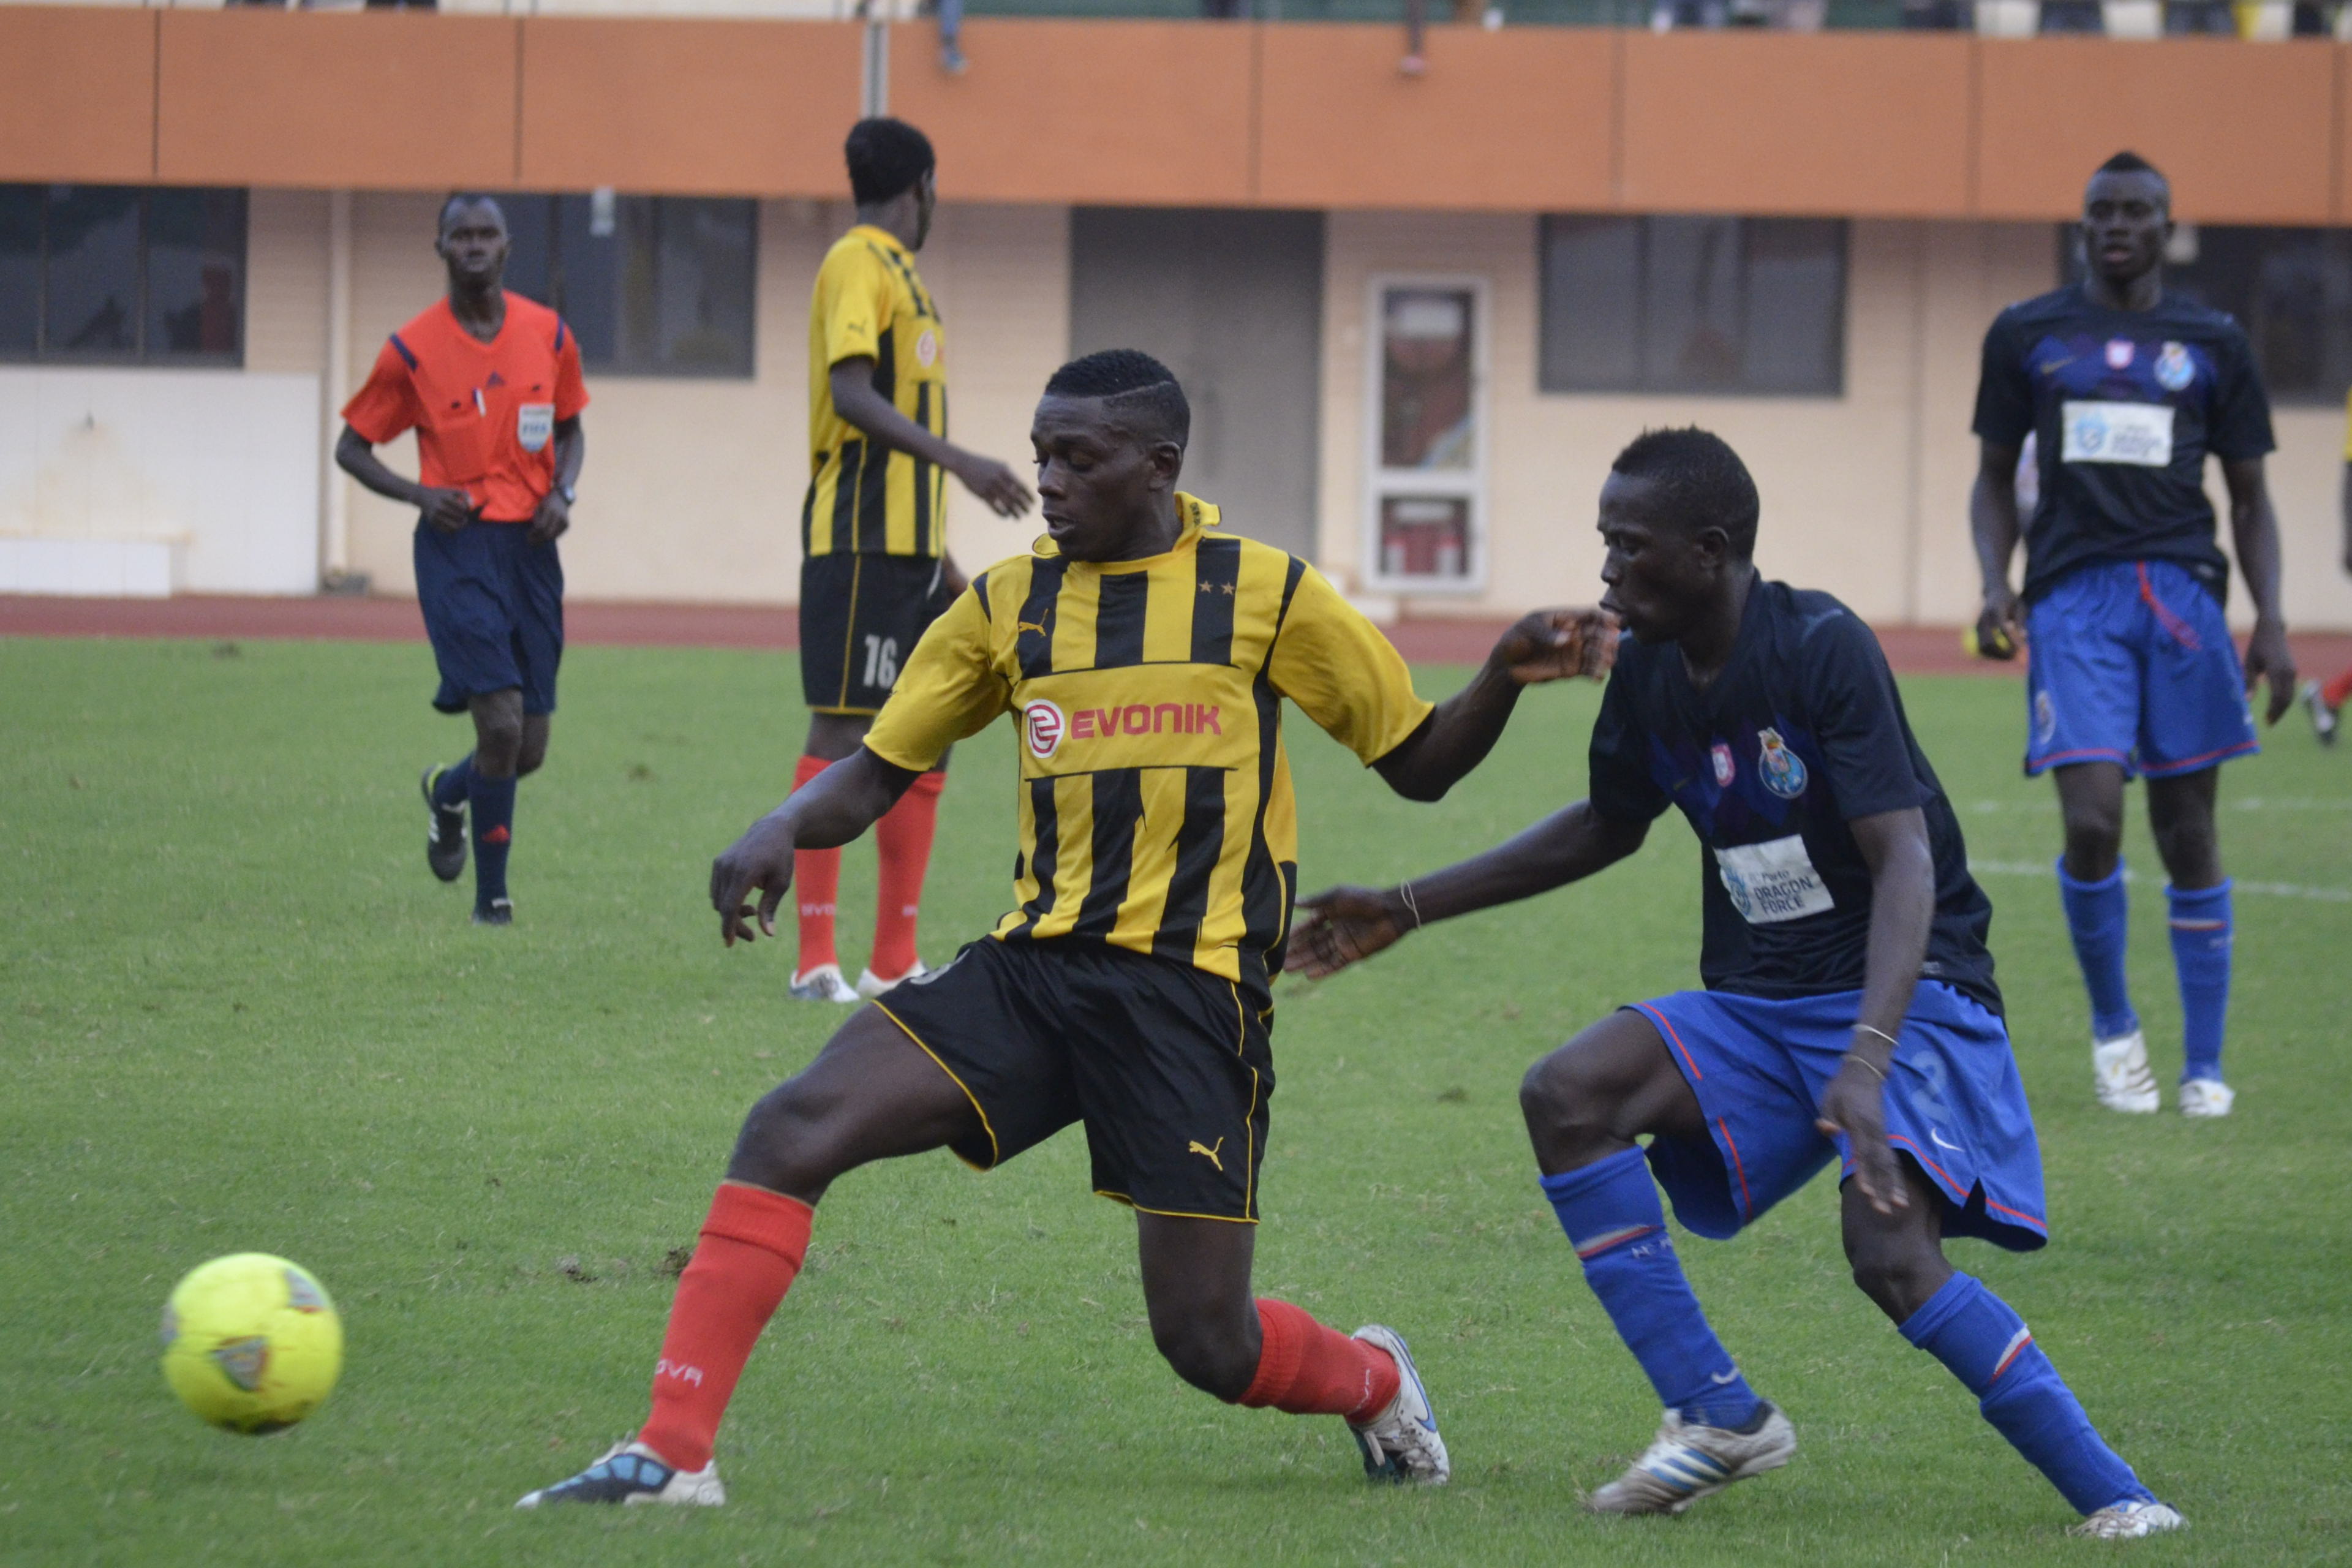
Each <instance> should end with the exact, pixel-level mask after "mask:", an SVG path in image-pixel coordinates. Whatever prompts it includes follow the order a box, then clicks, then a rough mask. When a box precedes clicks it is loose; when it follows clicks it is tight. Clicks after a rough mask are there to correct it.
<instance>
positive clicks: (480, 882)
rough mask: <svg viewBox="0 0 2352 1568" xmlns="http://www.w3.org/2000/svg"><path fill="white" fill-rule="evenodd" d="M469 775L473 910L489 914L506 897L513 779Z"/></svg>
mask: <svg viewBox="0 0 2352 1568" xmlns="http://www.w3.org/2000/svg"><path fill="white" fill-rule="evenodd" d="M466 771H467V773H469V774H470V775H472V777H471V782H470V783H469V784H467V790H466V793H467V798H468V799H469V800H470V801H471V802H472V803H473V811H472V814H471V816H472V821H473V828H474V909H475V911H476V912H477V913H479V914H488V913H489V912H490V905H491V904H492V903H493V902H495V901H497V900H499V899H503V898H505V897H506V896H507V851H508V850H509V849H510V848H512V847H514V804H515V781H514V780H512V779H510V778H506V779H494V778H488V777H485V776H484V775H483V774H482V773H480V772H479V771H478V770H477V769H474V768H471V767H469V768H467V770H466Z"/></svg>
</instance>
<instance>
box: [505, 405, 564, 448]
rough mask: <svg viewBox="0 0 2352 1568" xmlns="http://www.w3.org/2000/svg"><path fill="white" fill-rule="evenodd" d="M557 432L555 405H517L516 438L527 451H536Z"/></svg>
mask: <svg viewBox="0 0 2352 1568" xmlns="http://www.w3.org/2000/svg"><path fill="white" fill-rule="evenodd" d="M554 434H555V405H554V404H552V403H524V404H519V405H516V407H515V440H516V441H518V442H519V443H520V444H521V447H522V449H523V450H524V451H526V452H536V451H538V450H540V449H541V447H545V446H546V445H547V441H548V437H551V436H553V435H554Z"/></svg>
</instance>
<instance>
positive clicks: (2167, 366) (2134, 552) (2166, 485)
mask: <svg viewBox="0 0 2352 1568" xmlns="http://www.w3.org/2000/svg"><path fill="white" fill-rule="evenodd" d="M1976 433H1977V435H1978V436H1979V437H1980V438H1982V439H1984V440H1986V441H1990V442H1991V443H1992V444H1993V445H1995V446H2000V447H2021V446H2023V445H2024V444H2025V437H2026V436H2027V435H2028V434H2032V436H2034V437H2035V445H2036V447H2038V449H2039V458H2040V464H2041V471H2042V497H2041V500H2040V502H2039V503H2038V504H2037V505H2036V506H2035V507H2034V509H2033V515H2032V517H2031V518H2029V519H2027V520H2026V522H2025V597H2026V598H2027V599H2028V600H2029V601H2030V600H2033V599H2037V598H2040V597H2041V596H2042V594H2043V593H2045V592H2046V591H2047V590H2048V589H2049V587H2050V585H2051V584H2053V583H2055V582H2056V581H2057V580H2058V579H2059V578H2060V577H2062V576H2063V575H2065V574H2067V573H2068V572H2071V571H2073V570H2074V568H2075V567H2077V566H2081V565H2084V564H2086V563H2090V562H2094V561H2147V560H2159V559H2161V560H2171V561H2178V562H2179V563H2182V564H2183V565H2185V566H2187V567H2188V568H2189V571H2191V572H2193V573H2195V574H2196V575H2197V577H2198V580H2199V581H2200V582H2202V583H2203V584H2205V585H2206V586H2207V587H2208V588H2210V589H2211V590H2212V591H2213V593H2214V595H2215V596H2216V597H2221V596H2222V595H2225V594H2226V593H2227V591H2228V588H2229V563H2228V562H2227V561H2226V560H2225V559H2224V558H2223V556H2222V554H2221V550H2220V549H2219V548H2218V547H2217V546H2216V545H2215V544H2214V542H2213V503H2212V502H2210V501H2209V500H2206V499H2205V456H2206V454H2207V453H2209V452H2210V453H2211V454H2212V455H2213V456H2215V457H2217V458H2223V459H2225V460H2236V459H2241V458H2259V457H2262V456H2263V454H2265V453H2267V452H2268V451H2270V450H2271V448H2272V447H2273V445H2275V443H2274V442H2273V440H2272V439H2271V405H2270V399H2269V398H2268V397H2267V396H2266V395H2264V394H2263V383H2262V377H2261V375H2260V374H2257V373H2256V371H2255V369H2254V356H2253V349H2252V345H2251V344H2250V343H2248V342H2247V341H2246V334H2245V331H2244V329H2243V328H2242V327H2240V326H2239V325H2238V323H2237V321H2236V320H2235V319H2234V318H2233V317H2231V316H2230V315H2229V314H2227V313H2226V312H2224V311H2221V310H2208V309H2207V308H2206V307H2204V306H2202V305H2200V304H2197V303H2196V302H2194V301H2193V300H2187V299H2183V298H2182V297H2180V296H2179V295H2177V294H2167V295H2165V296H2164V297H2163V299H2162V300H2161V301H2160V302H2159V303H2158V305H2157V307H2156V309H2154V310H2109V309H2108V308H2106V307H2105V306H2104V305H2099V304H2095V303H2094V302H2093V301H2092V300H2090V298H2089V297H2088V296H2086V295H2085V294H2084V292H2083V290H2082V289H2080V288H2079V287H2070V288H2065V289H2057V290H2055V291H2053V292H2052V293H2048V294H2044V295H2042V296H2041V297H2040V298H2039V299H2034V300H2025V301H2024V302H2023V303H2021V304H2017V305H2011V307H2010V308H2009V309H2008V310H2003V311H2002V312H2001V313H2000V315H1999V316H1997V317H1995V318H1994V320H1993V323H1992V328H1991V330H1990V331H1987V332H1986V333H1985V342H1984V369H1983V372H1982V374H1981V375H1980V377H1979V380H1978V382H1977V418H1976Z"/></svg>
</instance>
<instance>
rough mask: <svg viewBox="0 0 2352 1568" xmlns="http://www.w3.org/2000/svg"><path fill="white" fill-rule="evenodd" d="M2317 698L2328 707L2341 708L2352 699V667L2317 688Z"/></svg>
mask: <svg viewBox="0 0 2352 1568" xmlns="http://www.w3.org/2000/svg"><path fill="white" fill-rule="evenodd" d="M2319 700H2321V701H2322V702H2325V703H2326V704H2327V705H2328V706H2329V707H2330V708H2341V707H2343V706H2344V704H2345V703H2346V702H2347V701H2352V669H2347V670H2346V671H2345V672H2344V673H2343V674H2341V675H2339V676H2337V677H2336V679H2333V680H2331V681H2329V682H2328V683H2327V684H2326V685H2325V686H2323V687H2321V688H2320V689H2319Z"/></svg>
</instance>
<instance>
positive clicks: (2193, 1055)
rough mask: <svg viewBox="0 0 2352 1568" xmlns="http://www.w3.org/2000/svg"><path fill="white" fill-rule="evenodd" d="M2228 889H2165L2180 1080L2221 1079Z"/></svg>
mask: <svg viewBox="0 0 2352 1568" xmlns="http://www.w3.org/2000/svg"><path fill="white" fill-rule="evenodd" d="M2230 887H2231V884H2230V883H2228V882H2226V881H2225V882H2223V883H2222V884H2221V886H2220V887H2218V888H2200V889H2197V890H2196V891H2195V892H2183V891H2182V890H2181V889H2179V888H2167V889H2164V896H2165V898H2166V900H2168V901H2169V902H2170V903H2171V905H2172V968H2173V972H2174V973H2176V974H2178V975H2179V978H2180V1043H2181V1047H2182V1051H2181V1054H2182V1056H2184V1057H2185V1058H2187V1063H2186V1065H2185V1066H2184V1067H2183V1068H2181V1072H2180V1079H2181V1081H2182V1082H2183V1083H2186V1082H2187V1081H2189V1079H2192V1078H2210V1079H2218V1078H2220V1077H2221V1026H2222V1022H2223V1019H2224V1016H2226V1015H2227V1014H2228V1013H2229V1011H2230V947H2231V940H2232V938H2233V937H2234V936H2235V935H2236V931H2237V926H2236V922H2235V920H2234V917H2233V916H2232V915H2231V911H2230Z"/></svg>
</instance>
